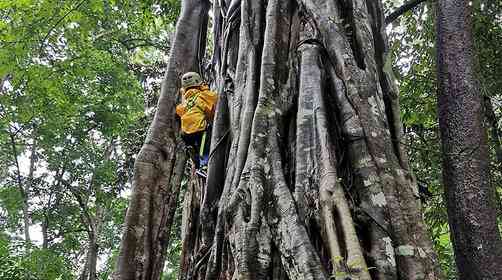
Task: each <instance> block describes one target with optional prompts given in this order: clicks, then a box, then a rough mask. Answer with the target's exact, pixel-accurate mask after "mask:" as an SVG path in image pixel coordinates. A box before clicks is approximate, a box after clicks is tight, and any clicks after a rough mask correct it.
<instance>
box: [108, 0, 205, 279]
mask: <svg viewBox="0 0 502 280" xmlns="http://www.w3.org/2000/svg"><path fill="white" fill-rule="evenodd" d="M208 10H209V2H208V1H207V0H186V1H183V4H182V8H181V14H180V18H179V20H178V24H177V31H176V34H175V38H174V42H173V47H172V49H171V53H170V59H169V63H168V67H167V71H166V74H165V77H164V81H163V83H162V88H161V94H160V98H159V100H158V103H157V111H156V113H155V117H154V119H153V122H152V124H151V126H150V128H149V131H148V134H147V137H146V139H145V142H144V145H143V147H142V148H141V150H140V152H139V154H138V155H137V158H136V161H135V164H134V178H133V184H132V185H133V186H132V195H131V201H130V204H129V208H128V210H127V214H126V218H125V226H124V232H123V236H122V241H121V244H120V253H119V257H118V261H117V266H116V270H115V272H114V276H113V278H114V279H121V280H126V279H145V280H146V279H148V280H155V279H159V278H160V275H161V272H162V269H163V267H164V259H165V254H166V249H167V245H168V244H169V233H170V228H171V224H172V221H173V215H174V211H173V209H176V206H177V205H176V204H177V201H178V200H177V197H178V191H177V190H179V185H180V184H181V179H182V175H183V171H184V166H185V162H186V156H185V153H184V151H183V145H182V144H180V142H181V141H180V137H179V136H178V128H179V124H178V123H177V122H176V121H175V113H174V112H175V111H174V108H175V104H176V100H177V97H178V89H179V86H180V82H179V77H180V76H181V75H182V74H183V73H185V72H188V71H199V68H200V67H199V64H198V63H199V61H202V57H203V54H204V51H205V37H206V30H207V20H208V15H207V13H208Z"/></svg>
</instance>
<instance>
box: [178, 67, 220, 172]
mask: <svg viewBox="0 0 502 280" xmlns="http://www.w3.org/2000/svg"><path fill="white" fill-rule="evenodd" d="M180 93H181V99H182V102H181V104H179V105H178V106H176V114H178V116H179V117H180V118H181V136H182V138H183V140H184V141H185V143H186V144H187V145H188V146H191V147H193V148H194V149H195V158H194V164H195V168H196V169H197V170H199V169H202V168H204V167H205V166H206V165H207V162H208V160H209V146H210V143H209V141H210V140H211V121H212V120H213V116H214V110H215V107H216V100H217V99H218V97H217V95H216V93H215V92H213V91H211V90H209V87H208V85H207V84H206V83H204V81H203V80H202V78H201V77H200V75H199V74H198V73H196V72H188V73H185V74H184V75H183V76H182V77H181V90H180Z"/></svg>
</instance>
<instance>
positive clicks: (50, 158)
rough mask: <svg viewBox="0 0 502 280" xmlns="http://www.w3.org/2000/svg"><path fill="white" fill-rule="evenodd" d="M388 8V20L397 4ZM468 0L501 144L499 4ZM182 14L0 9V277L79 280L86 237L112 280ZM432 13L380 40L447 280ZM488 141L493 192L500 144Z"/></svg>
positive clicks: (64, 6) (142, 8)
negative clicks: (138, 163) (386, 47)
mask: <svg viewBox="0 0 502 280" xmlns="http://www.w3.org/2000/svg"><path fill="white" fill-rule="evenodd" d="M384 2H385V4H386V6H387V10H388V11H389V12H390V11H392V10H394V9H395V8H396V7H398V6H399V5H400V4H401V2H402V1H395V0H394V1H390V0H387V1H384ZM473 3H474V4H473V5H474V9H475V14H474V16H475V18H474V19H475V20H474V22H475V30H474V31H475V36H476V47H477V49H476V51H477V54H478V57H479V65H478V67H479V78H480V80H481V85H482V89H483V94H484V95H485V96H486V97H487V98H489V99H490V100H491V104H492V108H493V112H494V116H495V118H496V122H495V125H493V122H489V121H487V128H488V129H489V130H490V131H493V130H498V131H499V134H498V135H500V131H501V127H502V123H501V122H500V116H501V115H502V95H501V92H500V89H501V88H502V80H501V79H500V76H501V75H502V59H500V55H501V53H500V52H501V50H500V45H501V44H502V5H500V3H498V1H497V0H488V1H483V3H482V4H481V3H480V1H473ZM178 12H179V1H176V0H142V1H140V0H91V1H86V0H82V1H61V0H4V1H0V90H1V91H0V92H1V93H0V280H1V279H44V280H45V279H76V278H77V277H78V275H80V274H81V273H82V271H83V270H84V267H85V262H86V259H87V254H88V250H89V244H90V239H91V238H90V237H91V236H93V235H96V236H97V241H96V242H97V244H96V245H97V248H98V257H99V260H98V275H99V278H100V279H107V277H108V276H109V274H110V273H111V271H112V267H113V264H114V257H115V255H116V249H117V246H118V244H119V240H120V233H121V225H122V223H123V218H124V213H125V209H126V207H127V195H128V192H129V189H128V187H129V185H130V175H131V174H130V171H131V168H132V164H133V162H134V156H135V153H136V152H137V151H138V149H139V147H140V145H141V144H142V142H143V138H144V133H145V129H146V127H147V126H148V123H149V117H150V116H151V111H152V107H153V106H154V104H155V102H156V93H157V92H158V89H159V85H158V82H159V78H160V76H161V74H162V72H163V68H164V61H165V54H166V53H167V51H168V50H169V40H170V36H171V31H172V30H173V28H174V22H175V20H176V17H177V14H178ZM434 16H435V14H434V8H433V5H432V2H430V3H429V2H426V3H424V4H422V5H420V6H419V7H417V8H416V9H414V10H413V11H412V12H408V13H406V14H404V15H403V16H401V17H400V18H398V19H397V20H396V21H395V22H393V23H392V24H390V25H389V26H388V33H389V40H390V43H391V54H392V59H393V60H394V61H395V63H394V72H395V74H396V76H397V78H398V80H399V84H400V88H401V112H402V114H401V117H402V120H403V123H404V132H405V136H406V137H405V139H406V141H405V143H403V144H404V145H406V146H407V149H408V151H409V156H410V158H411V161H410V162H411V164H412V167H413V169H414V172H415V174H416V177H417V181H418V182H419V186H420V189H421V194H422V198H423V201H424V214H425V217H426V221H427V223H428V225H429V229H430V233H431V235H432V236H433V238H434V241H435V246H436V249H437V252H438V254H439V257H440V259H441V262H442V267H443V269H444V271H445V272H446V273H447V275H448V276H449V278H450V279H455V265H454V259H453V253H452V247H451V242H450V238H449V229H448V223H447V216H446V209H445V207H444V204H443V199H442V194H443V190H442V186H441V169H440V154H439V152H440V148H439V131H438V129H439V128H438V124H437V116H436V81H435V71H436V69H435V51H434V44H435V37H434ZM489 135H490V140H491V148H492V149H493V168H492V171H493V182H494V185H495V186H496V187H497V190H498V192H499V193H502V173H501V170H502V168H501V167H502V162H501V160H500V159H498V158H497V156H496V153H497V149H501V143H500V139H495V138H494V134H493V133H490V134H489ZM178 212H179V211H178ZM179 215H180V214H178V219H177V220H178V221H179V220H180V217H179ZM26 228H28V229H29V231H28V233H27V232H26V231H25V229H26ZM176 228H179V225H178V227H176ZM172 234H173V236H174V237H176V238H173V240H174V241H173V242H172V244H171V247H170V249H169V252H168V260H167V265H166V270H165V279H176V272H177V269H178V266H179V253H180V250H181V248H180V246H181V245H180V241H179V236H178V234H179V233H178V231H177V230H175V231H174V232H173V233H172Z"/></svg>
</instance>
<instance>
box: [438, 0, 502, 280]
mask: <svg viewBox="0 0 502 280" xmlns="http://www.w3.org/2000/svg"><path fill="white" fill-rule="evenodd" d="M471 21H472V18H471V7H470V6H469V1H467V0H461V1H459V0H440V1H438V20H437V31H438V42H437V46H438V78H439V98H438V106H439V107H438V113H439V125H440V129H441V139H442V154H443V178H444V184H445V189H446V190H445V195H446V200H447V208H448V220H449V223H450V228H451V236H452V240H453V245H454V250H455V259H456V263H457V268H458V273H459V278H460V279H473V280H474V279H500V277H501V275H502V241H501V238H500V233H499V229H498V227H497V216H496V207H495V189H494V188H493V186H492V185H491V182H490V172H489V162H490V161H489V157H488V147H487V140H486V131H485V128H484V127H483V103H482V97H481V94H480V91H479V84H478V81H477V80H476V78H475V73H474V71H473V69H474V67H473V65H474V59H475V56H474V48H473V39H472V22H471Z"/></svg>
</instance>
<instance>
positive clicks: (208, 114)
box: [176, 85, 218, 134]
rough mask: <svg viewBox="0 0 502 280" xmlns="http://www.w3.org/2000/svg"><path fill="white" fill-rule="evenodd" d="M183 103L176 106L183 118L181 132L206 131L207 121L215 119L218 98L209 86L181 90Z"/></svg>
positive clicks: (177, 112)
mask: <svg viewBox="0 0 502 280" xmlns="http://www.w3.org/2000/svg"><path fill="white" fill-rule="evenodd" d="M181 94H182V97H183V98H182V99H183V101H182V103H181V104H179V105H178V106H176V114H178V116H180V118H181V130H182V131H183V132H184V133H186V134H192V133H195V132H199V131H204V130H205V129H206V127H207V121H208V120H212V119H213V115H214V110H215V107H216V106H215V105H216V101H217V100H218V96H217V95H216V93H215V92H213V91H210V90H209V87H208V86H207V85H201V86H198V87H192V88H189V89H188V90H181Z"/></svg>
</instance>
